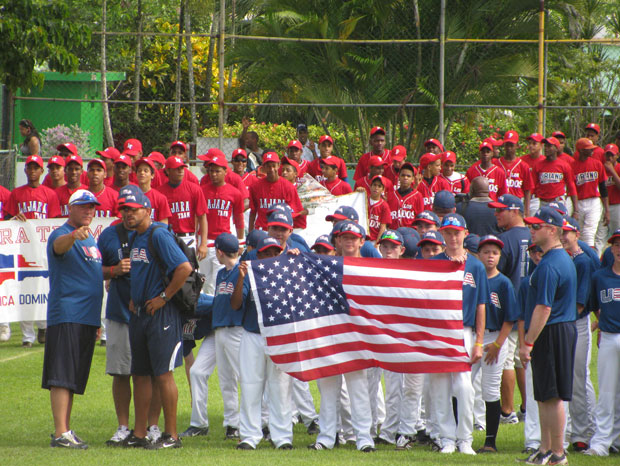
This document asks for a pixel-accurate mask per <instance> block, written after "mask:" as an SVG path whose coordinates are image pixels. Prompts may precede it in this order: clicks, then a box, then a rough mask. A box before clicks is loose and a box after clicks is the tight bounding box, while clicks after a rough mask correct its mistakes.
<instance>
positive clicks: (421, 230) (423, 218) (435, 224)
mask: <svg viewBox="0 0 620 466" xmlns="http://www.w3.org/2000/svg"><path fill="white" fill-rule="evenodd" d="M440 224H441V220H439V217H438V216H437V214H436V213H435V212H431V211H430V210H423V211H422V212H420V213H419V214H418V215H416V217H415V219H414V221H413V228H415V229H416V231H417V232H418V234H419V235H420V237H422V236H424V235H425V234H426V233H428V232H429V231H437V230H438V229H439V225H440Z"/></svg>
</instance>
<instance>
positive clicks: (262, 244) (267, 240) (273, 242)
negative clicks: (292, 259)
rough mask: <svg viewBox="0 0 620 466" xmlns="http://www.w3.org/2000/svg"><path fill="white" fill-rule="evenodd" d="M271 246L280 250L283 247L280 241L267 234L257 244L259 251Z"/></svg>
mask: <svg viewBox="0 0 620 466" xmlns="http://www.w3.org/2000/svg"><path fill="white" fill-rule="evenodd" d="M269 248H278V249H280V251H282V249H283V248H282V246H280V242H279V241H278V240H277V239H275V238H272V237H271V236H265V237H264V238H262V239H261V240H260V241H259V242H258V244H257V245H256V250H257V251H258V252H263V251H265V250H267V249H269Z"/></svg>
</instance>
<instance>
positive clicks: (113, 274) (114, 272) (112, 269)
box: [110, 266, 116, 278]
mask: <svg viewBox="0 0 620 466" xmlns="http://www.w3.org/2000/svg"><path fill="white" fill-rule="evenodd" d="M110 274H111V275H112V276H111V277H110V278H116V271H115V270H114V266H112V267H110Z"/></svg>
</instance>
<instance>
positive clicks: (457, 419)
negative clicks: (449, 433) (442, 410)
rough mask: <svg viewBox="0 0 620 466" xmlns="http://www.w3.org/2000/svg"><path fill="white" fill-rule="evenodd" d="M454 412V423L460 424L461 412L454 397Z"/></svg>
mask: <svg viewBox="0 0 620 466" xmlns="http://www.w3.org/2000/svg"><path fill="white" fill-rule="evenodd" d="M452 412H453V413H454V421H455V422H456V424H458V423H459V411H458V406H457V401H456V397H455V396H453V397H452Z"/></svg>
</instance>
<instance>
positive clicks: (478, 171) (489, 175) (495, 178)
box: [465, 161, 508, 201]
mask: <svg viewBox="0 0 620 466" xmlns="http://www.w3.org/2000/svg"><path fill="white" fill-rule="evenodd" d="M465 176H466V177H467V178H468V179H469V181H473V179H474V178H477V177H479V176H484V177H485V178H486V179H487V180H489V197H490V198H491V199H493V200H494V201H496V200H497V198H498V197H499V196H501V195H503V194H506V193H507V192H508V187H507V184H506V173H504V170H502V169H501V168H500V167H498V166H497V165H491V166H490V167H489V168H487V169H486V170H484V169H483V168H482V167H481V166H480V161H478V162H476V163H474V164H473V165H472V166H471V167H469V170H467V173H465Z"/></svg>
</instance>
